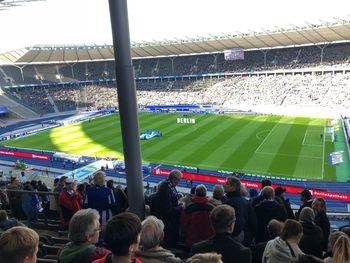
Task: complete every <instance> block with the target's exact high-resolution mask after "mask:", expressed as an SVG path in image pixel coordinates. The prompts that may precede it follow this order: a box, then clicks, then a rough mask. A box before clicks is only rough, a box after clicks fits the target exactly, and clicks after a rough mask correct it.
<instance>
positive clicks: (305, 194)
mask: <svg viewBox="0 0 350 263" xmlns="http://www.w3.org/2000/svg"><path fill="white" fill-rule="evenodd" d="M311 199H312V194H311V192H310V191H309V190H306V189H305V190H303V191H301V192H300V201H302V202H307V201H309V200H311Z"/></svg>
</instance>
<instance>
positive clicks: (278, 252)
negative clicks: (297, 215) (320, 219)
mask: <svg viewBox="0 0 350 263" xmlns="http://www.w3.org/2000/svg"><path fill="white" fill-rule="evenodd" d="M302 236H303V227H302V226H301V224H300V223H299V222H298V221H295V220H293V219H287V220H286V222H285V223H284V226H283V229H282V232H281V234H280V236H279V237H276V238H275V239H273V240H270V241H269V242H267V245H266V247H265V250H264V254H263V262H264V263H280V262H291V261H293V260H294V261H295V260H296V259H297V258H298V256H299V255H300V254H302V252H301V250H300V248H299V247H298V243H299V242H300V239H301V238H302Z"/></svg>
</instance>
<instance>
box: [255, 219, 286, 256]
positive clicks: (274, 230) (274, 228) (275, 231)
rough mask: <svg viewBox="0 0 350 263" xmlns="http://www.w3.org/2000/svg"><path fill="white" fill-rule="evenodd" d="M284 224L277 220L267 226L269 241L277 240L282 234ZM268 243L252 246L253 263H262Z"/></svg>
mask: <svg viewBox="0 0 350 263" xmlns="http://www.w3.org/2000/svg"><path fill="white" fill-rule="evenodd" d="M282 228H283V223H281V222H280V221H278V220H276V219H272V220H271V221H270V222H269V223H268V225H267V232H268V234H269V240H272V239H275V238H276V237H278V236H279V235H280V234H281V231H282ZM266 244H267V241H265V242H260V243H257V244H255V246H252V255H253V260H252V263H261V259H262V256H263V254H264V250H265V247H266Z"/></svg>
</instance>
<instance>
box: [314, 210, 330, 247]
mask: <svg viewBox="0 0 350 263" xmlns="http://www.w3.org/2000/svg"><path fill="white" fill-rule="evenodd" d="M314 222H315V224H316V225H318V226H319V227H320V228H321V229H322V232H323V250H324V251H326V250H327V246H328V238H329V234H330V231H331V225H330V223H329V219H328V217H327V214H326V212H324V211H321V212H318V213H317V214H316V215H315V220H314Z"/></svg>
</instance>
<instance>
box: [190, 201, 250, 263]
mask: <svg viewBox="0 0 350 263" xmlns="http://www.w3.org/2000/svg"><path fill="white" fill-rule="evenodd" d="M235 221H236V216H235V210H234V208H232V207H231V206H229V205H219V206H216V207H215V208H214V209H213V210H212V211H211V213H210V223H211V226H212V228H213V231H214V236H212V237H211V238H210V239H208V240H206V241H202V242H199V243H196V244H194V245H193V246H192V249H191V255H194V254H197V253H207V252H216V253H218V254H221V255H222V259H223V262H224V263H235V262H237V263H246V262H247V263H248V262H249V263H250V262H251V259H252V255H251V251H250V249H249V248H246V247H244V246H243V245H241V244H240V243H239V242H237V241H236V240H234V239H233V238H232V235H231V234H232V232H233V230H234V228H235Z"/></svg>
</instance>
